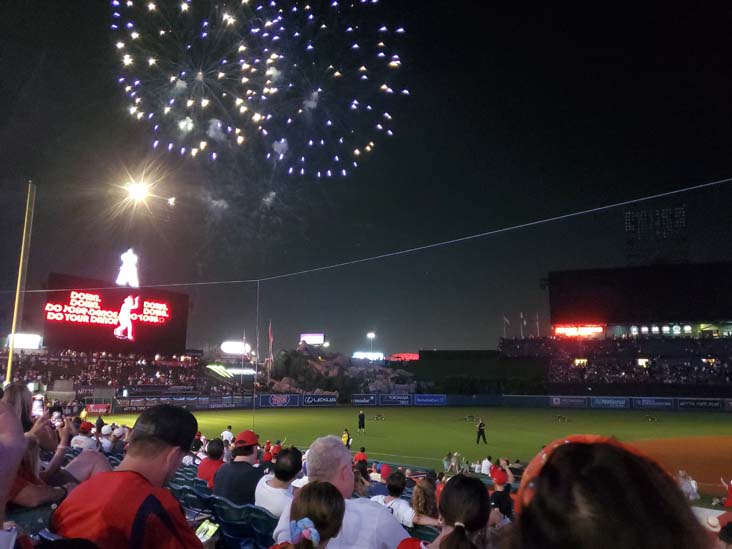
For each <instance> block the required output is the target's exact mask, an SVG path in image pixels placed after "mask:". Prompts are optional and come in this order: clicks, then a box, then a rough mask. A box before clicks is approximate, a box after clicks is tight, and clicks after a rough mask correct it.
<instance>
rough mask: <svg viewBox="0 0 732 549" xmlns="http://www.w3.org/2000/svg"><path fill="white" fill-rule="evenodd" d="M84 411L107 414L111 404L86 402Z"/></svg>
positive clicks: (110, 409)
mask: <svg viewBox="0 0 732 549" xmlns="http://www.w3.org/2000/svg"><path fill="white" fill-rule="evenodd" d="M86 411H87V412H89V413H90V414H109V413H110V412H111V411H112V405H111V404H87V405H86Z"/></svg>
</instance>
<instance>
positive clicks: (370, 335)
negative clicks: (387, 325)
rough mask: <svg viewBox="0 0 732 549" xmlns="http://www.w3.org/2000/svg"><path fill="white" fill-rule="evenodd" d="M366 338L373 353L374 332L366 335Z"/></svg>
mask: <svg viewBox="0 0 732 549" xmlns="http://www.w3.org/2000/svg"><path fill="white" fill-rule="evenodd" d="M366 337H367V338H369V343H370V344H371V352H372V353H373V352H374V339H375V338H376V333H375V332H369V333H367V334H366Z"/></svg>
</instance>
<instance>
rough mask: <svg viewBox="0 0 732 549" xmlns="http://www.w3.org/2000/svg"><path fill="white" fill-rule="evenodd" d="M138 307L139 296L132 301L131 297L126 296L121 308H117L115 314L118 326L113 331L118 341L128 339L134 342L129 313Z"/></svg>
mask: <svg viewBox="0 0 732 549" xmlns="http://www.w3.org/2000/svg"><path fill="white" fill-rule="evenodd" d="M139 305H140V297H139V296H135V298H134V299H132V296H131V295H128V296H127V297H126V298H125V300H124V302H123V303H122V306H121V307H120V308H119V313H118V314H117V322H119V326H117V327H116V328H115V329H114V335H115V336H117V337H118V338H119V339H129V340H130V341H135V337H134V334H133V333H132V314H131V313H132V311H134V310H135V309H137V307H138V306H139ZM125 332H126V335H125Z"/></svg>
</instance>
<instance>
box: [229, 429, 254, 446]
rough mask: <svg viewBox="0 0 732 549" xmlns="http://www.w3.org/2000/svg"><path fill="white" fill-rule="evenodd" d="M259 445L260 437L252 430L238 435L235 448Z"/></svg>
mask: <svg viewBox="0 0 732 549" xmlns="http://www.w3.org/2000/svg"><path fill="white" fill-rule="evenodd" d="M257 444H259V435H258V434H257V433H255V432H254V431H252V430H251V429H247V430H246V431H242V432H241V433H239V434H238V435H236V438H235V439H234V446H237V447H241V446H255V445H257Z"/></svg>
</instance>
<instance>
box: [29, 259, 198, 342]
mask: <svg viewBox="0 0 732 549" xmlns="http://www.w3.org/2000/svg"><path fill="white" fill-rule="evenodd" d="M48 290H49V292H48V293H47V296H46V300H45V303H44V310H43V319H44V321H43V325H44V330H43V332H44V333H43V341H44V344H45V346H46V347H48V348H51V349H73V350H76V351H110V352H131V353H163V354H174V353H182V352H183V351H184V350H185V348H186V332H187V326H188V296H187V295H185V294H179V293H174V292H168V291H165V290H159V289H157V288H126V287H115V285H114V283H112V282H105V281H100V280H92V279H87V278H79V277H75V276H70V275H63V274H58V273H51V274H50V275H49V278H48Z"/></svg>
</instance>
